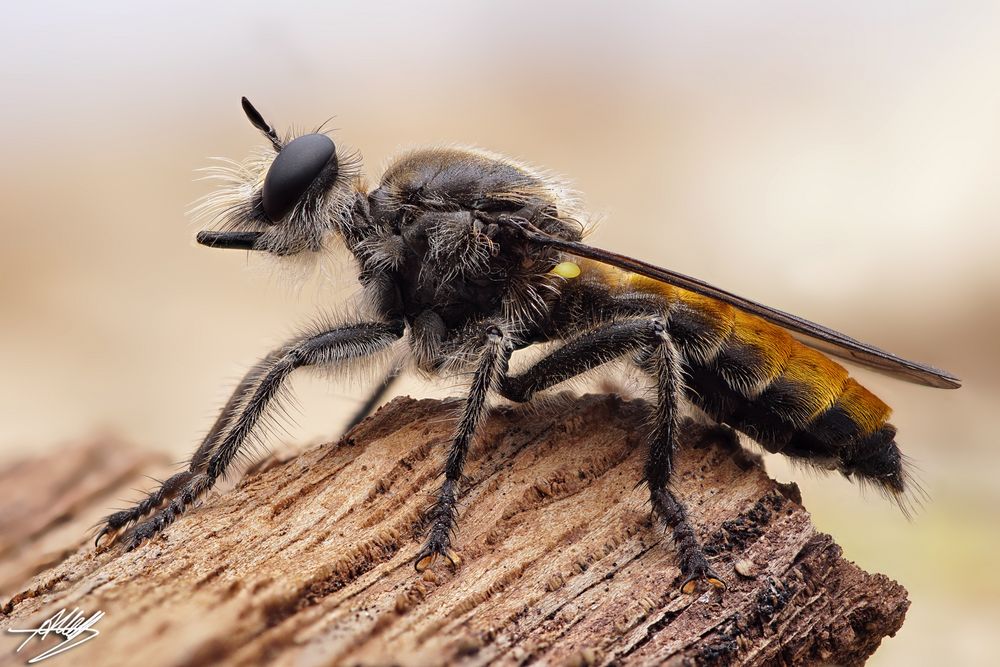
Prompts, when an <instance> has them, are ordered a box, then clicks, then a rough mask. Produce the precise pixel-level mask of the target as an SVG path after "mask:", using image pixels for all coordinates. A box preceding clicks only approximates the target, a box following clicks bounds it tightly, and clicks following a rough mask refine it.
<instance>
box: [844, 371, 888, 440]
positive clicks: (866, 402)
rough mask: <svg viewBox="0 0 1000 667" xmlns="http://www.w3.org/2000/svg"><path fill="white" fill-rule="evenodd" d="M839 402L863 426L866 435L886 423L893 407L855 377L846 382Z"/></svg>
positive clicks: (855, 421)
mask: <svg viewBox="0 0 1000 667" xmlns="http://www.w3.org/2000/svg"><path fill="white" fill-rule="evenodd" d="M837 403H839V404H840V406H841V407H843V408H844V411H845V412H846V413H847V414H848V415H849V416H850V417H851V419H853V420H854V423H856V424H857V425H858V426H860V427H861V430H862V432H863V433H864V434H865V435H868V434H869V433H873V432H875V431H876V430H878V429H879V428H881V427H882V426H883V425H885V423H886V422H887V421H889V415H890V414H891V413H892V408H890V407H889V406H888V405H886V404H885V403H883V402H882V400H881V399H880V398H879V397H878V396H876V395H875V394H873V393H871V392H870V391H868V390H867V389H865V388H864V387H862V386H861V385H860V384H858V383H857V382H856V381H855V380H854V378H847V382H846V383H844V393H843V395H841V397H840V399H839V400H838V401H837Z"/></svg>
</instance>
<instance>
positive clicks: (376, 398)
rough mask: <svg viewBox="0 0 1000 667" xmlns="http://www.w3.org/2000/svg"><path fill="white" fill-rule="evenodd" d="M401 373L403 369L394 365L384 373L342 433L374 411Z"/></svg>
mask: <svg viewBox="0 0 1000 667" xmlns="http://www.w3.org/2000/svg"><path fill="white" fill-rule="evenodd" d="M402 371H403V369H402V368H400V366H398V365H396V366H393V367H392V368H391V369H390V370H389V372H388V373H386V375H385V377H384V378H382V380H381V381H380V382H379V383H378V386H376V387H375V389H374V390H372V392H371V394H369V395H368V398H367V399H365V402H364V403H362V404H361V407H360V408H358V409H357V411H356V412H355V413H354V415H353V416H352V417H351V419H350V421H348V422H347V426H345V427H344V433H347V432H348V431H350V430H351V429H352V428H354V427H355V426H357V425H358V424H360V423H361V422H362V421H364V419H365V417H367V416H368V415H369V413H371V411H372V410H374V409H375V406H377V405H378V404H379V403H381V402H382V399H383V398H384V397H385V395H386V394H387V393H389V389H390V388H391V387H392V385H393V384H395V383H396V380H397V379H399V375H400V373H402Z"/></svg>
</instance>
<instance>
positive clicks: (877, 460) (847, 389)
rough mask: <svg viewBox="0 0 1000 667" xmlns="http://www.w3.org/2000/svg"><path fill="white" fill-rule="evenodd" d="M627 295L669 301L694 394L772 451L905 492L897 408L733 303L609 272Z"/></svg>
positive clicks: (608, 277)
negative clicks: (894, 416)
mask: <svg viewBox="0 0 1000 667" xmlns="http://www.w3.org/2000/svg"><path fill="white" fill-rule="evenodd" d="M591 270H592V271H593V270H598V271H602V272H604V275H603V278H604V280H606V281H607V282H609V283H612V285H613V286H617V287H618V288H620V289H622V290H633V291H635V290H637V291H640V292H643V293H645V294H654V295H657V296H659V297H662V298H663V299H664V300H665V301H666V302H667V303H668V304H669V313H670V315H669V322H668V329H669V331H670V333H671V336H672V337H673V338H674V340H675V342H676V344H677V345H678V347H679V348H680V350H681V352H682V354H683V356H684V359H685V362H684V364H685V367H686V370H687V377H686V383H687V395H688V397H689V398H690V400H691V401H692V402H693V403H694V404H695V405H697V406H699V407H700V408H702V409H703V410H704V411H705V412H706V413H708V415H709V416H711V417H712V418H713V419H715V420H717V421H719V422H724V423H726V424H729V425H730V426H732V427H734V428H736V429H738V430H740V431H742V432H744V433H746V434H747V435H748V436H750V437H751V438H753V439H754V440H756V441H757V442H759V443H760V444H761V445H763V446H764V447H765V448H766V449H768V450H769V451H772V452H781V453H782V454H785V455H787V456H791V457H794V458H796V459H800V460H804V461H807V462H809V463H811V464H814V465H818V466H821V467H825V468H831V469H837V470H840V471H841V472H843V473H844V474H847V475H851V476H855V477H858V478H860V479H862V480H865V481H869V482H872V483H875V484H877V485H879V486H880V487H881V488H882V489H884V490H885V491H888V492H890V493H892V494H900V493H902V492H903V491H905V486H906V479H905V473H904V470H903V457H902V455H901V453H900V451H899V448H898V447H897V445H896V443H895V441H894V438H895V434H896V429H895V427H894V426H892V424H890V423H889V422H888V419H889V414H890V412H891V409H890V408H889V406H888V405H886V404H885V403H884V402H882V401H881V400H880V399H879V398H878V397H877V396H875V395H874V394H872V393H871V392H870V391H868V390H867V389H865V388H864V387H862V386H861V385H860V384H859V383H858V382H857V381H855V380H854V379H853V378H851V377H850V376H849V375H848V373H847V370H846V369H845V368H844V367H843V366H841V365H840V364H838V363H836V362H835V361H833V360H831V359H830V358H829V357H827V356H826V355H824V354H822V353H821V352H818V351H816V350H814V349H812V348H810V347H807V346H805V345H803V344H802V343H800V342H798V341H797V340H795V339H794V338H792V336H791V335H790V334H789V333H788V332H786V331H785V330H784V329H781V328H780V327H777V326H775V325H773V324H771V323H769V322H766V321H765V320H762V319H761V318H759V317H756V316H754V315H749V314H747V313H744V312H742V311H740V310H737V309H736V308H733V307H732V306H730V305H728V304H725V303H722V302H719V301H715V300H713V299H709V298H707V297H703V296H700V295H697V294H694V293H692V292H688V291H686V290H681V289H678V288H675V287H672V286H670V285H666V284H663V283H660V282H656V281H653V280H650V279H647V278H644V277H642V276H637V275H634V274H629V273H624V272H621V271H618V270H616V269H612V270H607V269H605V268H604V267H602V268H600V269H597V268H595V267H592V268H591Z"/></svg>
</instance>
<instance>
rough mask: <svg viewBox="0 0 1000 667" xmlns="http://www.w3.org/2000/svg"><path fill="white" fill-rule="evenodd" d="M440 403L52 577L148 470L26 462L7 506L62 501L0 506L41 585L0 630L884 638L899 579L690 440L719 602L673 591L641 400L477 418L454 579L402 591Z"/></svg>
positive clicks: (515, 659) (367, 652) (685, 649)
mask: <svg viewBox="0 0 1000 667" xmlns="http://www.w3.org/2000/svg"><path fill="white" fill-rule="evenodd" d="M456 409H457V408H456V404H455V403H442V402H438V401H430V400H425V401H416V400H412V399H409V398H399V399H396V400H394V401H393V402H392V403H390V404H388V405H387V406H385V407H383V408H382V409H381V410H380V411H379V412H378V413H377V414H375V415H374V416H372V417H370V418H369V419H368V420H366V421H365V422H363V423H362V424H361V425H359V426H358V427H357V428H356V429H355V430H354V431H353V432H352V433H350V434H349V435H348V436H347V437H345V438H342V439H341V440H340V441H339V442H337V443H329V444H324V445H320V446H318V447H314V448H312V449H309V450H308V451H306V452H304V453H302V454H300V455H298V456H284V457H272V458H270V459H268V460H267V461H265V462H264V463H263V464H262V465H260V466H258V467H257V468H256V469H254V470H253V471H251V472H249V473H248V474H247V475H246V476H245V478H244V479H243V481H242V482H241V483H240V484H239V485H237V486H236V487H235V488H233V489H232V490H230V491H229V492H227V493H225V494H222V495H214V496H212V497H210V498H209V499H208V500H207V501H206V502H204V503H203V504H202V505H201V506H200V507H197V508H195V509H194V510H192V511H190V512H189V513H188V514H186V515H185V516H184V517H182V518H181V519H180V520H178V521H177V523H175V524H174V525H173V526H171V527H170V528H169V529H167V531H166V532H165V533H164V534H163V535H161V536H160V537H158V538H157V539H154V540H152V541H151V542H150V543H147V544H145V545H143V546H142V547H141V548H139V549H137V550H136V551H133V552H130V553H124V552H122V551H121V550H120V549H119V548H112V549H110V550H106V551H104V552H98V551H95V549H94V548H93V546H92V545H91V544H90V543H89V541H88V542H86V543H84V542H82V539H83V537H84V535H83V534H82V529H81V532H80V533H79V534H76V535H74V536H73V537H72V538H70V539H71V541H70V542H69V543H68V545H66V546H64V547H63V548H62V551H58V550H57V553H58V558H57V559H56V561H57V562H56V563H55V564H53V563H52V556H51V554H49V553H47V552H46V555H42V554H43V550H41V549H36V546H37V545H38V544H39V540H40V539H42V538H41V537H39V535H40V534H44V533H47V532H50V531H58V530H59V526H63V527H65V526H66V525H67V524H72V525H76V524H77V523H79V522H82V517H84V516H88V515H90V514H93V513H95V512H98V511H106V510H107V506H106V505H105V506H103V507H101V506H98V505H97V504H96V503H101V502H106V497H107V495H108V494H109V493H110V489H112V488H117V485H119V484H121V483H122V482H121V480H122V477H123V474H124V473H123V471H125V472H127V473H128V475H127V476H129V477H131V475H132V473H133V472H134V471H135V470H136V468H137V467H148V468H156V467H157V466H159V467H162V466H163V464H162V462H156V461H154V460H143V459H142V457H141V456H139V455H137V454H134V453H133V454H131V455H130V456H131V457H132V458H131V459H130V460H132V461H133V465H123V464H122V463H121V460H122V456H124V454H122V455H120V456H115V457H110V458H111V459H114V460H115V461H117V463H114V465H112V462H111V461H106V462H105V464H106V465H107V466H108V468H107V469H108V470H109V472H108V473H107V479H106V483H104V484H98V483H96V482H95V483H93V484H92V485H93V486H95V487H100V489H101V491H100V492H97V491H94V492H91V493H83V492H81V491H79V486H78V485H77V484H72V483H70V480H72V479H73V478H74V476H73V475H72V474H64V475H62V477H61V479H64V482H63V483H61V484H49V485H45V484H41V483H40V480H36V479H35V478H36V477H40V478H46V477H47V476H48V475H50V472H51V468H50V466H48V465H43V464H40V463H36V464H19V465H20V468H19V472H18V474H17V475H15V476H11V474H10V471H9V470H8V471H6V472H3V471H0V480H5V481H6V484H5V490H4V493H5V495H7V494H16V495H12V497H17V498H21V499H22V500H24V501H25V502H29V501H30V502H35V503H36V504H38V505H39V506H45V507H55V506H57V505H58V504H59V503H60V502H62V503H63V505H58V506H60V507H63V506H65V509H64V510H61V511H60V512H59V513H57V514H59V515H60V517H61V518H60V519H59V520H58V521H56V520H50V519H48V518H46V519H45V520H44V521H38V518H39V517H38V515H37V514H36V513H32V512H27V513H26V512H23V511H22V512H21V513H20V514H17V515H14V514H11V513H10V511H9V510H8V509H7V508H5V509H4V510H3V511H2V512H0V526H3V528H4V533H3V541H2V542H0V545H2V548H3V549H4V550H3V551H0V558H2V559H3V560H2V561H0V565H2V567H3V568H4V575H5V577H7V568H8V567H9V566H10V561H9V557H10V555H11V554H12V553H14V552H15V551H16V552H17V553H18V554H20V555H19V556H18V559H20V560H16V559H15V560H16V562H17V563H18V564H17V565H16V567H15V568H14V569H12V570H11V574H10V577H16V576H17V575H18V574H21V575H24V576H25V577H27V576H29V575H30V574H32V573H33V572H34V571H38V574H37V575H36V576H34V577H33V578H32V579H31V581H28V582H25V581H23V580H22V582H21V583H20V585H16V586H14V585H8V586H7V590H10V591H13V596H12V597H11V598H10V599H9V600H7V601H6V603H5V605H4V606H3V608H2V612H0V629H6V628H11V627H13V628H24V627H34V626H33V624H37V623H39V622H41V621H42V620H44V619H45V618H46V617H48V616H51V615H52V614H53V613H54V612H55V611H57V610H58V609H59V608H62V607H66V608H68V609H72V608H73V607H80V608H81V609H82V610H83V611H84V612H86V613H93V612H94V611H96V610H102V611H104V612H105V614H106V616H105V618H103V619H102V620H101V621H100V622H99V624H98V626H96V627H97V629H99V630H100V631H101V634H100V636H99V637H97V638H96V639H94V640H93V641H90V642H89V643H87V644H85V645H83V646H81V647H79V648H76V649H73V650H72V653H66V654H65V657H59V658H54V659H55V660H60V659H63V660H70V659H72V660H73V661H74V662H73V663H72V664H95V665H96V664H100V665H137V664H138V665H143V666H144V667H154V666H159V665H213V664H229V665H256V664H264V663H266V664H276V665H297V666H304V665H337V664H365V665H389V664H401V665H437V664H462V665H485V664H495V665H525V664H529V663H531V664H545V665H548V664H552V665H589V664H623V665H653V664H662V663H669V664H734V663H738V664H783V663H790V664H797V663H815V662H831V663H838V664H857V663H861V662H863V661H864V660H865V659H866V658H867V657H868V656H869V655H871V653H872V652H873V651H874V650H875V649H876V648H877V647H878V645H879V643H880V642H881V641H882V639H883V638H884V637H886V636H891V635H892V634H893V633H895V632H896V631H897V630H898V629H899V628H900V626H901V625H902V622H903V618H904V615H905V612H906V608H907V606H908V605H909V602H908V601H907V598H906V591H905V590H904V589H903V588H902V587H901V586H900V585H899V584H897V583H896V582H894V581H892V580H890V579H888V578H887V577H885V576H883V575H878V574H876V575H872V574H868V573H866V572H863V571H862V570H860V569H858V568H857V567H856V566H855V565H853V564H852V563H849V562H847V561H845V560H844V559H843V558H841V552H840V548H839V547H838V546H837V545H836V544H835V543H834V542H833V540H832V539H831V538H830V537H829V536H827V535H824V534H821V533H818V532H816V530H815V529H814V528H813V527H812V525H811V523H810V520H809V515H808V513H807V512H806V511H805V510H804V509H803V508H802V506H801V505H800V504H799V498H798V495H797V491H796V489H795V488H794V487H782V486H779V485H778V484H776V483H775V482H773V481H771V480H770V479H769V478H768V477H767V475H766V474H765V473H764V472H763V470H762V469H761V468H760V467H759V465H757V463H756V462H755V460H754V458H753V457H750V456H747V455H746V454H743V453H742V452H741V451H740V450H737V451H734V450H733V449H732V448H731V446H729V445H727V444H726V443H725V441H724V440H719V441H715V440H713V439H706V438H704V437H695V435H696V433H695V431H690V432H689V433H688V436H689V437H687V438H686V440H687V442H686V446H685V447H684V448H683V449H682V450H681V451H680V452H679V455H678V457H677V470H676V478H675V479H676V488H677V489H678V491H679V493H680V495H681V497H683V498H685V499H686V500H687V502H688V504H689V508H690V511H691V515H692V518H693V520H694V522H695V525H696V527H697V528H698V529H699V534H700V537H701V539H702V540H703V541H704V543H705V544H706V545H707V547H708V549H709V550H710V552H711V553H712V554H713V565H714V567H715V568H716V569H717V570H718V571H719V573H720V574H721V575H722V576H723V577H724V578H725V579H726V581H727V582H728V583H729V586H730V587H729V589H728V590H727V591H726V592H724V593H720V592H717V591H711V592H705V593H703V594H702V595H700V596H683V595H679V594H678V593H677V590H676V589H677V585H678V583H679V578H678V575H679V572H678V569H677V567H676V566H675V565H674V551H673V548H672V546H671V543H670V540H669V539H668V538H667V537H666V536H665V535H664V534H663V532H662V529H660V528H658V527H654V526H653V525H652V523H651V521H650V518H649V512H648V506H647V504H646V492H645V489H644V488H642V487H638V488H637V487H636V482H637V481H638V480H639V479H640V474H641V469H642V458H643V449H644V447H643V444H642V443H643V440H642V434H643V432H644V427H643V424H644V417H645V411H646V406H645V405H644V404H643V403H641V402H638V401H636V402H625V401H622V400H621V399H619V398H617V397H614V396H604V395H590V396H584V397H579V398H573V399H569V398H567V399H564V400H557V401H553V402H549V403H546V404H542V405H539V406H518V407H500V408H497V409H494V410H493V412H492V414H491V417H490V419H489V421H488V423H487V425H486V427H485V428H484V429H483V432H482V435H481V437H480V438H479V439H478V444H477V445H476V447H475V448H474V449H473V452H472V455H471V458H470V463H469V466H468V469H467V470H468V473H469V477H468V479H467V481H466V484H465V486H464V489H465V491H464V494H463V498H462V502H461V518H460V530H459V534H458V538H457V546H458V548H459V550H460V554H461V556H462V559H463V563H462V565H461V567H459V568H458V569H457V570H453V569H452V568H451V567H450V566H446V565H444V564H438V565H437V566H435V568H434V569H433V570H432V571H430V572H427V573H425V574H424V575H418V574H416V572H415V571H414V569H413V565H412V558H413V556H414V555H415V554H416V552H417V550H418V549H419V547H420V539H421V538H420V530H421V529H420V523H421V517H422V513H423V511H424V509H425V508H426V507H427V506H428V505H429V503H430V500H431V494H432V493H433V491H434V490H435V488H436V486H437V483H438V474H439V471H440V467H441V461H442V459H443V454H444V447H445V446H446V443H447V440H448V436H449V433H450V429H451V425H452V423H453V420H454V416H455V414H456ZM119 449H120V447H119ZM82 451H84V452H86V453H85V454H84V455H80V454H79V453H77V454H72V450H70V453H68V454H67V455H66V456H65V457H64V459H63V460H62V465H64V466H65V467H66V468H67V469H69V470H72V468H73V465H79V466H80V467H81V470H85V469H88V468H89V469H93V468H94V467H95V465H94V462H93V457H95V456H98V455H99V453H97V452H95V450H94V449H93V448H91V449H83V450H82ZM74 457H75V458H74ZM72 461H76V464H72ZM140 462H141V463H142V466H139V465H138V464H139V463H140ZM98 467H99V466H98ZM128 483H129V485H130V486H137V485H142V482H140V481H139V480H138V479H129V480H128ZM850 492H851V490H850V489H845V493H850ZM74 493H75V494H77V500H76V501H74V502H73V503H67V502H66V501H65V499H66V498H67V497H69V496H70V495H72V494H74ZM122 495H127V494H124V493H123V494H122ZM32 498H35V500H33V501H32V500H31V499H32ZM25 499H27V500H25ZM39 499H40V500H39ZM88 499H89V500H88ZM53 513H54V512H50V513H49V515H46V517H49V516H50V515H51V514H53ZM29 526H33V527H29ZM8 530H10V531H11V532H10V533H9V534H8ZM63 539H64V540H65V539H67V535H66V534H65V531H64V532H63ZM25 553H30V554H37V555H38V562H36V563H35V564H34V565H31V564H29V563H26V562H25V558H26V556H25ZM49 565H51V567H47V566H49ZM737 569H738V570H739V572H737V571H736V570H737ZM0 581H4V582H7V581H9V578H0ZM5 585H6V584H5ZM3 636H4V643H3V646H0V664H12V665H13V664H23V663H24V661H25V659H26V657H28V656H27V655H26V654H29V653H30V652H29V649H28V648H27V647H26V649H25V650H24V651H22V653H21V654H19V655H18V654H15V653H14V649H15V648H16V646H17V644H18V643H19V642H20V641H21V638H19V637H14V636H13V635H10V636H7V635H6V632H4V635H3ZM54 643H55V642H54V641H52V640H47V643H45V644H42V643H37V645H34V646H32V650H34V652H35V653H38V652H40V651H41V650H42V649H43V648H44V647H45V646H47V645H50V644H54ZM32 655H33V654H32ZM67 664H69V663H67Z"/></svg>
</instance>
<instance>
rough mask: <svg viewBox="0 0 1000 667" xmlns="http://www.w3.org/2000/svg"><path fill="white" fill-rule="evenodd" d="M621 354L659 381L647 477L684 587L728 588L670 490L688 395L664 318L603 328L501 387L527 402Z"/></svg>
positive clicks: (511, 396) (575, 340) (690, 590)
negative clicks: (681, 416) (684, 398)
mask: <svg viewBox="0 0 1000 667" xmlns="http://www.w3.org/2000/svg"><path fill="white" fill-rule="evenodd" d="M622 357H635V358H636V359H637V361H638V362H639V363H640V365H641V366H642V368H643V369H644V370H645V371H646V372H647V373H649V374H650V375H651V376H652V377H653V378H654V379H655V381H656V395H657V401H656V407H655V412H654V415H653V433H652V436H651V437H650V441H649V453H648V456H647V459H646V466H645V471H644V472H645V475H644V478H645V482H646V484H647V486H648V487H649V495H650V503H651V504H652V507H653V513H654V514H655V515H656V517H657V518H658V519H659V520H660V521H661V522H662V523H663V525H664V526H665V527H666V528H668V529H670V530H671V531H672V533H673V538H674V543H675V545H676V547H677V552H678V556H679V560H680V569H681V576H682V580H681V590H682V591H683V592H684V593H693V592H694V591H695V590H696V589H697V586H698V582H701V581H703V582H706V583H707V584H709V585H711V586H713V587H716V588H724V587H725V584H724V583H723V582H722V579H721V578H720V577H719V576H718V575H717V574H716V573H715V571H714V570H712V568H711V567H710V566H709V564H708V559H707V557H706V556H705V552H704V550H703V549H702V547H701V545H700V544H699V543H698V539H697V537H696V535H695V531H694V527H693V526H692V525H691V522H690V520H689V519H688V516H687V510H686V509H685V507H684V504H683V503H682V502H681V501H680V500H679V499H678V498H677V497H676V496H675V495H674V493H673V491H672V490H671V489H670V484H669V482H670V475H671V472H672V470H673V453H674V448H675V447H676V446H677V441H678V439H679V432H680V420H679V417H678V410H677V408H678V404H679V402H680V400H681V398H682V394H683V378H682V376H681V366H680V361H679V358H678V354H677V350H676V348H675V347H674V344H673V342H672V341H671V339H670V336H669V334H668V333H667V328H666V325H665V324H664V322H663V320H662V319H661V318H660V317H657V316H646V317H643V318H641V319H640V318H635V319H630V320H624V321H617V322H610V323H607V324H604V325H601V326H598V327H597V328H596V329H594V330H593V331H589V332H587V333H584V334H582V335H580V336H577V337H576V338H573V339H570V340H569V341H568V342H567V343H566V344H565V345H563V347H561V348H559V349H557V350H555V351H554V352H552V353H551V354H550V355H549V356H547V357H545V358H543V359H542V360H540V361H539V362H538V363H537V364H535V365H534V366H532V367H531V368H529V369H528V370H526V371H525V372H524V373H522V374H521V375H518V376H509V377H506V378H504V379H503V380H501V383H500V387H499V391H500V393H501V395H503V396H505V397H506V398H509V399H510V400H514V401H527V400H530V399H531V397H532V396H533V395H534V394H535V393H536V392H539V391H543V390H545V389H548V388H549V387H552V386H554V385H556V384H559V383H560V382H563V381H565V380H568V379H570V378H572V377H574V376H576V375H579V374H581V373H584V372H586V371H589V370H591V369H593V368H596V367H598V366H600V365H601V364H603V363H605V362H608V361H611V360H613V359H616V358H622Z"/></svg>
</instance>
